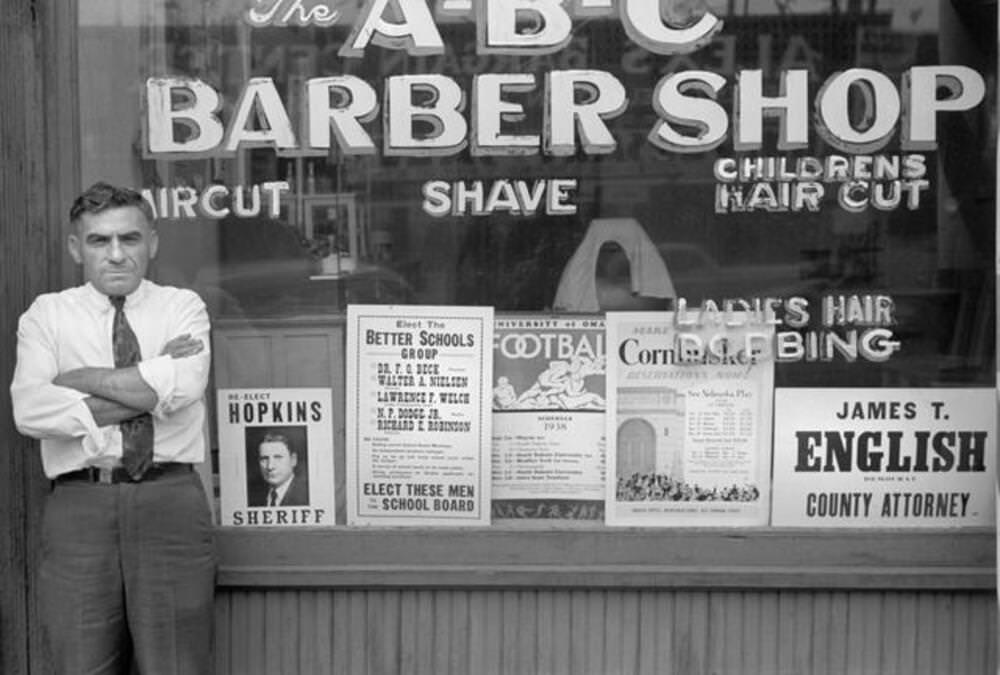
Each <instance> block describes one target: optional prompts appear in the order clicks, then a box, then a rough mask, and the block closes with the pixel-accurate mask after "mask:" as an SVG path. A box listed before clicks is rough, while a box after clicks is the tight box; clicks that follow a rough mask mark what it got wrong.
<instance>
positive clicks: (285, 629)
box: [216, 588, 997, 675]
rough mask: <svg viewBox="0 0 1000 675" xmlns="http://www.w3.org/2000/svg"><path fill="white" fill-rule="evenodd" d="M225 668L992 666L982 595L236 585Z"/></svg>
mask: <svg viewBox="0 0 1000 675" xmlns="http://www.w3.org/2000/svg"><path fill="white" fill-rule="evenodd" d="M216 616H217V623H218V630H217V641H218V657H217V665H218V673H219V674H220V675H227V674H231V675H257V674H260V675H265V674H266V675H314V674H315V675H321V674H325V673H330V674H331V675H332V674H333V673H336V674H338V675H340V674H347V675H352V674H354V673H358V674H363V675H383V674H384V675H395V674H397V673H399V674H404V673H405V674H414V675H449V674H454V675H470V674H475V675H480V674H482V675H493V674H497V675H508V674H510V675H532V674H537V675H560V674H563V675H617V674H623V675H631V674H655V675H914V674H916V675H942V674H943V673H947V675H992V673H994V672H995V669H996V662H997V650H996V638H995V636H996V626H997V611H996V603H995V598H994V596H993V594H992V593H989V592H982V591H934V592H929V593H919V592H912V591H871V592H866V591H810V590H775V591H767V590H753V591H738V590H722V591H712V590H705V589H696V590H664V589H649V590H642V589H621V590H619V589H533V590H529V589H524V588H521V589H516V590H503V589H494V590H482V589H472V590H461V589H454V588H452V589H441V590H438V589H432V588H419V589H381V590H371V591H366V590H349V589H345V590H338V589H283V590H274V589H261V590H247V589H236V588H233V589H227V590H223V591H221V592H220V595H219V602H218V609H217V615H216Z"/></svg>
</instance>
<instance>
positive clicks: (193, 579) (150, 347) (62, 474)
mask: <svg viewBox="0 0 1000 675" xmlns="http://www.w3.org/2000/svg"><path fill="white" fill-rule="evenodd" d="M152 220H153V214H152V210H151V209H150V207H149V205H148V204H147V203H146V202H145V201H144V200H143V198H142V197H141V196H140V195H139V193H137V192H135V191H133V190H128V189H123V188H118V187H115V186H112V185H108V184H106V183H97V184H95V185H93V186H92V187H90V188H89V189H88V190H86V191H85V192H84V193H83V194H81V195H80V196H79V197H78V198H77V199H76V200H75V201H74V203H73V206H72V208H71V209H70V221H71V226H72V227H71V232H70V235H69V238H68V242H67V243H68V245H69V252H70V255H71V256H72V257H73V260H74V261H76V262H77V264H79V265H81V266H82V268H83V276H84V280H85V283H84V285H82V286H78V287H75V288H70V289H67V290H64V291H62V292H59V293H47V294H44V295H41V296H39V297H38V298H36V299H35V301H34V303H33V304H32V305H31V307H30V308H28V310H27V311H26V312H25V313H24V314H23V315H22V316H21V318H20V321H19V323H18V333H17V339H18V345H17V367H16V369H15V371H14V379H13V382H12V383H11V398H12V400H13V407H14V420H15V422H16V424H17V428H18V430H19V431H20V432H21V433H23V434H26V435H28V436H32V437H34V438H38V439H41V450H42V465H43V468H44V470H45V474H46V476H48V477H49V478H50V479H51V480H52V481H53V483H52V492H51V493H50V494H49V495H48V497H47V499H46V503H45V514H44V517H43V522H42V564H41V570H40V572H39V586H40V596H41V598H40V599H41V612H42V618H43V622H44V624H45V629H46V637H47V640H48V645H49V647H50V650H51V656H52V660H53V665H54V666H55V669H56V672H58V673H60V674H64V675H84V674H91V673H93V674H97V673H100V674H102V675H103V674H109V675H110V674H112V673H128V672H129V667H130V659H134V661H135V663H136V664H137V665H138V668H139V672H140V673H141V674H142V675H159V674H161V673H162V674H171V675H197V674H200V673H210V672H211V671H212V669H213V663H212V626H213V596H214V590H215V549H214V541H213V532H212V522H211V511H210V509H209V507H208V502H207V499H206V496H205V493H204V490H203V488H202V485H201V481H200V479H199V477H198V474H197V472H196V471H195V470H194V468H193V465H194V464H197V463H199V462H201V461H202V460H203V459H204V457H205V443H204V428H203V427H204V422H205V405H204V401H203V396H204V393H205V386H206V383H207V381H208V371H209V365H210V356H209V321H208V315H207V313H206V311H205V305H204V303H203V302H202V301H201V299H200V298H199V297H198V296H197V295H196V294H195V293H193V292H192V291H189V290H183V289H179V288H173V287H169V286H159V285H157V284H155V283H153V282H151V281H149V280H147V279H145V276H146V272H147V268H148V266H149V261H150V260H152V259H153V258H154V257H155V256H156V249H157V244H158V239H157V233H156V231H155V230H154V229H153V224H152Z"/></svg>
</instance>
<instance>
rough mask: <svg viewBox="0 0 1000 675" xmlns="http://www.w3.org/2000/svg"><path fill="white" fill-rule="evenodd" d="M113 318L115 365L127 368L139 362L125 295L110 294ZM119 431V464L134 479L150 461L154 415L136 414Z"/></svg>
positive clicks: (112, 334) (137, 343) (112, 333)
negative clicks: (113, 310) (120, 451)
mask: <svg viewBox="0 0 1000 675" xmlns="http://www.w3.org/2000/svg"><path fill="white" fill-rule="evenodd" d="M111 304H112V305H113V306H114V308H115V321H114V325H113V327H112V329H111V342H112V344H113V345H114V351H115V368H127V367H128V366H134V365H135V364H137V363H139V360H140V359H141V358H142V355H141V354H140V352H139V340H138V339H137V338H136V337H135V332H134V331H133V330H132V326H130V325H129V324H128V319H126V318H125V311H124V309H123V308H124V306H125V296H122V295H116V296H113V297H112V298H111ZM118 426H119V428H120V429H121V432H122V466H124V467H125V471H127V472H128V475H129V476H131V477H132V479H133V480H140V479H142V475H143V474H144V473H146V469H148V468H149V467H150V466H151V465H152V463H153V416H152V415H150V414H149V413H148V412H146V413H142V414H141V415H136V416H135V417H132V418H130V419H127V420H125V421H124V422H122V423H121V424H119V425H118Z"/></svg>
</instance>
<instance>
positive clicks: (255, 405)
mask: <svg viewBox="0 0 1000 675" xmlns="http://www.w3.org/2000/svg"><path fill="white" fill-rule="evenodd" d="M216 412H217V415H218V425H219V495H220V503H221V512H222V524H223V525H233V526H238V527H243V526H280V527H284V526H305V525H314V526H315V525H333V524H334V522H335V514H336V512H335V499H334V497H335V494H334V485H335V484H336V482H335V480H334V478H335V476H334V460H333V452H334V450H333V424H334V419H333V411H332V400H331V392H330V390H329V389H320V388H287V389H281V388H274V389H219V390H218V395H217V410H216Z"/></svg>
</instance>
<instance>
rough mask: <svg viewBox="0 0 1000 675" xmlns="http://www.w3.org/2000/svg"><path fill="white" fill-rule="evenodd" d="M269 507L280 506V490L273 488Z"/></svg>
mask: <svg viewBox="0 0 1000 675" xmlns="http://www.w3.org/2000/svg"><path fill="white" fill-rule="evenodd" d="M267 505H268V506H277V505H278V490H277V488H271V493H270V495H269V497H268V504H267Z"/></svg>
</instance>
